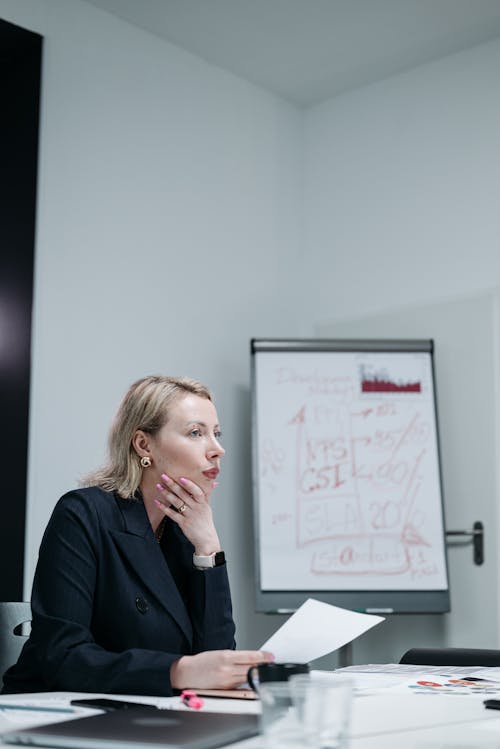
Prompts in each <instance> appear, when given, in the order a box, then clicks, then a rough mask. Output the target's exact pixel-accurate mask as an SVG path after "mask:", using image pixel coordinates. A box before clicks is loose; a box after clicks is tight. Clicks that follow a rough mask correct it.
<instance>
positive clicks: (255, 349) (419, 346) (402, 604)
mask: <svg viewBox="0 0 500 749" xmlns="http://www.w3.org/2000/svg"><path fill="white" fill-rule="evenodd" d="M280 351H291V352H294V353H297V352H309V353H312V352H322V351H323V352H324V351H335V352H353V353H355V352H363V351H370V352H388V353H390V352H401V353H405V352H408V353H411V352H422V353H428V354H429V355H430V364H431V374H432V381H433V393H434V417H435V426H436V446H437V462H438V474H439V490H440V497H441V517H442V527H443V550H444V557H445V569H446V579H447V581H448V587H447V588H445V589H440V590H355V591H346V590H337V591H336V590H331V591H324V590H321V591H320V590H296V591H290V590H287V591H282V590H272V591H270V590H265V591H263V590H262V586H261V568H260V524H259V473H258V469H259V466H258V444H257V400H256V366H255V354H256V353H262V352H280ZM250 353H251V400H252V496H253V527H254V562H255V602H256V611H259V612H265V613H268V614H276V613H278V614H279V613H281V614H287V613H292V612H294V611H296V610H297V609H298V608H299V606H301V605H302V603H304V601H305V600H306V599H307V598H316V599H317V600H319V601H324V602H326V603H330V604H333V605H335V606H341V607H343V608H346V609H351V610H357V611H365V612H369V613H381V614H442V613H447V612H449V611H450V591H449V569H448V554H447V547H446V524H445V514H444V498H443V479H442V467H441V453H440V444H439V421H438V411H437V395H436V376H435V370H434V342H433V340H432V339H408V340H406V339H372V340H369V339H350V338H349V339H347V338H345V339H342V338H338V339H326V338H316V339H313V338H311V339H299V338H295V339H272V338H267V339H264V338H252V339H251V341H250Z"/></svg>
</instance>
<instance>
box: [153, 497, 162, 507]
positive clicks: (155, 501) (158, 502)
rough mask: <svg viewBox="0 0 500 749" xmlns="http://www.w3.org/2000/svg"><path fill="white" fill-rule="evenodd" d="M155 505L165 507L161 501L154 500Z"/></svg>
mask: <svg viewBox="0 0 500 749" xmlns="http://www.w3.org/2000/svg"><path fill="white" fill-rule="evenodd" d="M154 503H155V505H158V506H159V507H163V504H162V503H161V502H160V500H159V499H155V500H154Z"/></svg>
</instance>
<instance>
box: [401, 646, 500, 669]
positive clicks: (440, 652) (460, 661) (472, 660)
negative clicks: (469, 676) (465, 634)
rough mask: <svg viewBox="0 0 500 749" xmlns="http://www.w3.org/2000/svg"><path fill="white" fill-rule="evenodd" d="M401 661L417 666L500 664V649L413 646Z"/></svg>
mask: <svg viewBox="0 0 500 749" xmlns="http://www.w3.org/2000/svg"><path fill="white" fill-rule="evenodd" d="M399 662H400V663H408V664H414V665H415V666H500V650H486V649H484V648H411V650H407V651H406V653H405V654H404V655H403V657H402V658H401V660H400V661H399Z"/></svg>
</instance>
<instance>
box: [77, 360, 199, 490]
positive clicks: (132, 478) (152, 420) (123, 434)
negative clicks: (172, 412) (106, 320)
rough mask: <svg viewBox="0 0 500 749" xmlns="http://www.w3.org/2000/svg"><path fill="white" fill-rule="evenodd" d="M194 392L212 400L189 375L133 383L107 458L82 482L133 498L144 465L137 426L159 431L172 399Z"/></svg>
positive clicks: (118, 414) (113, 429)
mask: <svg viewBox="0 0 500 749" xmlns="http://www.w3.org/2000/svg"><path fill="white" fill-rule="evenodd" d="M189 393H192V394H194V395H198V396H200V397H201V398H207V399H208V400H210V401H211V400H212V395H211V393H210V391H209V390H208V388H207V387H206V386H205V385H203V384H202V383H201V382H198V381H197V380H192V379H190V378H188V377H164V376H163V375H152V376H150V377H143V378H142V379H141V380H137V382H134V384H133V385H131V386H130V388H129V389H128V391H127V392H126V393H125V396H124V398H123V400H122V402H121V403H120V406H119V407H118V411H117V412H116V415H115V417H114V419H113V423H112V425H111V429H110V432H109V437H108V460H107V462H106V463H105V465H103V466H102V467H101V468H98V469H97V470H96V471H94V472H92V473H90V474H88V475H87V476H85V478H84V479H83V480H82V481H81V486H99V487H100V488H101V489H105V490H106V491H114V492H117V493H118V494H119V495H120V496H121V497H123V498H124V499H130V498H132V497H133V496H134V494H135V492H136V491H137V489H138V488H139V484H140V482H141V477H142V470H143V469H142V467H141V464H140V460H139V456H138V455H137V453H136V451H135V449H134V447H133V445H132V439H133V437H134V434H135V433H136V432H137V430H138V429H141V430H142V431H143V432H148V433H149V434H155V433H156V432H158V431H159V430H160V429H161V428H162V426H163V425H164V424H166V422H167V421H168V416H169V409H170V407H171V406H172V403H173V402H174V401H175V400H177V399H178V398H179V397H180V396H182V395H187V394H189Z"/></svg>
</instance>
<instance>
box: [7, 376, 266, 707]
mask: <svg viewBox="0 0 500 749" xmlns="http://www.w3.org/2000/svg"><path fill="white" fill-rule="evenodd" d="M223 455H224V448H223V447H222V446H221V444H220V431H219V424H218V419H217V412H216V410H215V406H214V404H213V402H212V397H211V395H210V392H209V391H208V390H207V388H206V387H205V386H204V385H202V384H201V383H199V382H196V381H195V380H190V379H186V378H182V379H175V378H171V377H162V376H154V377H146V378H144V379H142V380H139V381H138V382H136V383H134V384H133V385H132V386H131V388H130V389H129V391H128V392H127V393H126V395H125V397H124V399H123V401H122V403H121V405H120V407H119V409H118V412H117V414H116V417H115V419H114V422H113V425H112V428H111V432H110V436H109V459H108V463H107V464H106V465H105V466H104V467H103V468H102V469H100V470H98V471H96V472H95V473H94V474H91V475H90V476H89V477H87V479H86V480H85V482H83V486H84V487H86V488H81V489H78V490H75V491H71V492H69V493H68V494H66V495H64V496H63V497H62V498H61V499H60V500H59V502H58V504H57V505H56V507H55V509H54V512H53V514H52V517H51V519H50V521H49V524H48V526H47V529H46V531H45V534H44V537H43V540H42V544H41V547H40V554H39V559H38V564H37V569H36V573H35V577H34V582H33V592H32V599H31V607H32V617H33V619H32V631H31V635H30V637H29V640H28V642H27V643H26V645H25V646H24V648H23V651H22V653H21V656H20V658H19V660H18V662H17V664H16V665H14V666H13V667H12V668H10V669H9V670H8V671H7V672H6V674H5V675H4V692H33V691H43V690H67V691H88V692H115V693H122V694H127V693H128V694H151V695H152V694H157V695H171V694H172V692H173V690H177V689H183V688H185V687H194V688H196V687H199V688H201V687H214V688H231V687H235V686H236V685H238V684H241V683H242V682H244V681H245V680H246V673H247V670H248V668H249V667H250V666H251V665H255V664H258V663H262V662H265V661H268V660H272V655H271V654H270V653H263V652H260V651H237V650H234V646H235V645H234V623H233V618H232V610H231V597H230V592H229V583H228V577H227V570H226V564H225V559H224V554H223V552H222V550H221V546H220V542H219V537H218V535H217V531H216V529H215V525H214V522H213V518H212V510H211V508H210V497H211V494H212V491H213V489H214V487H215V485H216V481H215V479H216V478H217V475H218V473H219V464H220V459H221V458H222V456H223Z"/></svg>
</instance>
